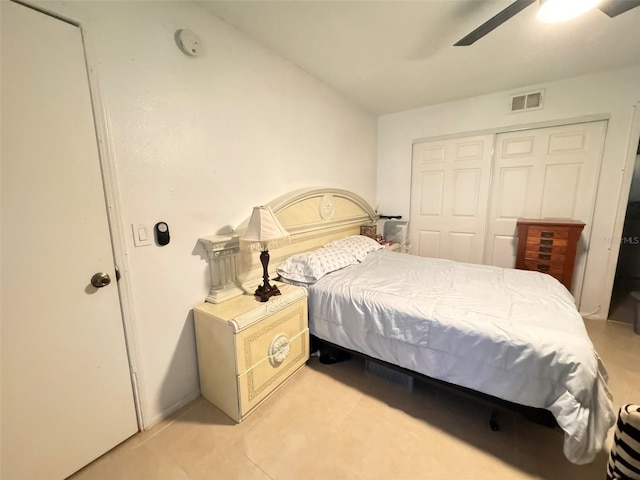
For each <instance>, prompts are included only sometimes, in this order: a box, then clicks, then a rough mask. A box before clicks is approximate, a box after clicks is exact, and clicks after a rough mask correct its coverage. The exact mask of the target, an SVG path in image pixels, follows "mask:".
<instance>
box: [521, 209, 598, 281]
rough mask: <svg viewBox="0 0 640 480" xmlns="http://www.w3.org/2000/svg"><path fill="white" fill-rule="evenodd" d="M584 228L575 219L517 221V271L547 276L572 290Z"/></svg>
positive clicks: (582, 224)
mask: <svg viewBox="0 0 640 480" xmlns="http://www.w3.org/2000/svg"><path fill="white" fill-rule="evenodd" d="M584 225H585V224H584V223H582V222H578V221H576V220H533V219H518V223H517V227H518V255H517V257H516V268H518V269H520V270H535V271H538V272H544V273H548V274H549V275H551V276H552V277H554V278H556V279H558V280H559V281H560V282H561V283H562V284H563V285H564V286H565V287H567V289H568V290H571V281H572V279H573V267H574V265H575V261H576V250H577V247H578V241H579V240H580V234H581V233H582V229H583V228H584Z"/></svg>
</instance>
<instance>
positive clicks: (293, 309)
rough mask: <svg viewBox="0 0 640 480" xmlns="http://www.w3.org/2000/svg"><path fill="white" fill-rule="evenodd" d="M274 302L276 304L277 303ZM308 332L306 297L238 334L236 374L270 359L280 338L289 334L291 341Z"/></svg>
mask: <svg viewBox="0 0 640 480" xmlns="http://www.w3.org/2000/svg"><path fill="white" fill-rule="evenodd" d="M277 300H278V299H276V301H277ZM271 301H272V302H274V300H271ZM274 303H275V302H274ZM306 329H307V302H306V298H305V299H303V300H301V301H297V302H295V303H293V304H292V305H289V306H288V307H286V308H284V309H282V310H280V311H279V312H276V313H274V314H272V315H271V316H269V317H268V318H267V319H265V320H263V321H261V322H260V323H258V324H256V325H253V326H251V327H249V328H247V329H245V330H242V331H240V332H238V333H237V334H236V359H237V360H236V362H237V363H236V373H237V374H238V375H241V374H243V373H245V372H246V371H247V370H250V369H251V368H253V367H254V366H256V365H258V364H259V363H261V362H262V361H263V360H265V359H267V357H269V349H270V347H271V346H272V342H273V341H274V339H275V338H276V337H277V336H279V335H285V336H286V337H287V338H288V339H292V338H295V337H297V336H298V334H300V333H301V332H303V331H304V330H306Z"/></svg>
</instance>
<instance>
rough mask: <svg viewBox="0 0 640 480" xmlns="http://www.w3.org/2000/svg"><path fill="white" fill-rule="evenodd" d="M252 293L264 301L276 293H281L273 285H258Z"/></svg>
mask: <svg viewBox="0 0 640 480" xmlns="http://www.w3.org/2000/svg"><path fill="white" fill-rule="evenodd" d="M254 295H255V296H256V297H259V298H260V301H261V302H266V301H268V300H269V298H271V297H274V296H276V295H281V293H280V290H279V289H278V287H276V286H275V285H269V284H267V285H260V286H259V287H258V288H257V289H256V291H255V293H254Z"/></svg>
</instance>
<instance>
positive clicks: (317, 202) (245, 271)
mask: <svg viewBox="0 0 640 480" xmlns="http://www.w3.org/2000/svg"><path fill="white" fill-rule="evenodd" d="M268 205H269V206H270V207H271V209H272V210H273V212H274V213H275V215H276V217H277V218H278V221H279V222H280V223H281V224H282V226H284V228H285V229H286V230H287V231H288V232H289V234H290V237H291V238H290V243H288V244H287V245H285V246H282V247H280V248H276V249H273V250H270V252H269V253H270V256H271V261H270V262H269V274H270V276H271V277H272V278H273V277H274V276H275V273H274V272H275V270H276V269H277V268H278V267H279V266H280V265H281V264H282V262H284V260H285V259H286V258H287V257H289V256H290V255H293V254H296V253H302V252H306V251H310V250H315V249H317V248H320V247H321V246H322V245H325V244H326V243H328V242H330V241H332V240H337V239H340V238H344V237H347V236H350V235H357V234H359V233H360V227H361V226H363V225H373V224H375V222H376V221H377V220H378V219H379V216H378V214H377V213H376V212H375V211H374V210H373V209H372V208H371V207H370V206H369V204H368V203H367V202H366V201H365V200H364V199H362V198H361V197H359V196H358V195H356V194H354V193H352V192H349V191H347V190H340V189H336V188H321V187H320V188H307V189H302V190H296V191H294V192H291V193H289V194H286V195H283V196H282V197H279V198H277V199H275V200H273V201H271V202H269V203H268ZM248 222H249V218H247V219H246V220H245V221H244V222H243V223H242V224H240V226H239V227H238V228H237V229H236V230H234V231H233V232H231V233H230V234H228V235H214V236H210V237H202V238H200V239H199V241H200V243H201V244H202V245H203V246H204V248H205V250H206V252H207V257H208V259H209V272H210V277H211V289H210V291H209V295H208V296H207V299H206V300H207V301H208V302H211V303H221V302H224V301H226V300H229V299H230V298H233V297H235V296H238V295H243V294H250V293H252V292H253V291H254V290H255V288H256V285H258V284H259V283H260V281H261V279H262V265H261V263H260V260H259V254H258V253H256V252H251V251H250V250H248V249H243V248H241V246H240V241H239V238H240V236H242V234H243V233H244V231H245V230H246V228H247V224H248ZM312 342H313V343H314V344H315V345H316V348H315V349H317V348H318V347H321V346H324V347H325V348H333V349H339V350H342V351H347V352H349V353H351V354H352V355H356V356H361V357H364V358H367V359H369V360H371V361H374V362H377V363H380V364H383V365H385V366H387V367H389V368H393V369H395V370H398V371H401V372H403V373H405V374H408V375H411V376H413V377H414V378H416V379H418V380H421V381H424V382H428V383H430V384H432V385H436V386H439V387H444V388H447V389H452V390H455V391H457V392H460V393H463V394H466V395H470V396H473V397H474V398H476V399H480V400H481V401H484V402H485V403H488V404H490V405H492V406H500V407H502V408H505V409H509V410H513V411H517V412H518V413H520V414H522V415H523V416H525V417H526V418H528V419H530V420H532V421H535V422H536V423H540V424H542V425H545V426H548V427H551V428H553V427H555V426H556V425H557V423H556V421H555V418H554V417H553V415H552V414H551V413H550V412H549V411H548V410H544V409H539V408H533V407H527V406H523V405H519V404H515V403H512V402H508V401H506V400H502V399H500V398H497V397H494V396H491V395H487V394H484V393H480V392H477V391H475V390H471V389H468V388H465V387H460V386H458V385H453V384H451V383H447V382H443V381H440V380H436V379H433V378H430V377H427V376H425V375H422V374H420V373H417V372H414V371H411V370H406V369H404V368H402V367H399V366H397V365H392V364H389V363H387V362H383V361H381V360H378V359H375V358H371V357H368V356H367V355H364V354H362V353H359V352H354V351H351V350H348V349H346V348H344V347H341V346H339V345H334V344H331V343H329V342H326V341H324V340H321V339H319V338H317V337H314V336H312ZM312 350H314V348H312ZM489 425H490V426H491V429H492V430H498V429H499V425H498V421H497V417H496V411H494V412H493V413H492V415H491V418H490V419H489Z"/></svg>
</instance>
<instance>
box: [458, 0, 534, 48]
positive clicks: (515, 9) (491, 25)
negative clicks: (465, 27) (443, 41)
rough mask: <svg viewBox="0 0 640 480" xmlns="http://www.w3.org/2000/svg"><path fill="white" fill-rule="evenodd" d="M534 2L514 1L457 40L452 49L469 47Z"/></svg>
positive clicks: (530, 0)
mask: <svg viewBox="0 0 640 480" xmlns="http://www.w3.org/2000/svg"><path fill="white" fill-rule="evenodd" d="M535 1H536V0H516V1H515V2H513V3H512V4H511V5H509V6H508V7H507V8H505V9H504V10H502V11H501V12H499V13H498V14H497V15H495V16H494V17H492V18H490V19H489V20H487V21H486V22H485V23H483V24H482V25H480V26H479V27H478V28H476V29H475V30H474V31H473V32H471V33H470V34H469V35H467V36H466V37H464V38H463V39H461V40H458V41H457V42H456V43H454V44H453V46H454V47H466V46H467V45H471V44H472V43H474V42H475V41H477V40H479V39H481V38H482V37H484V36H485V35H486V34H487V33H489V32H490V31H492V30H493V29H495V28H497V27H499V26H500V25H502V24H503V23H504V22H506V21H507V20H509V19H510V18H511V17H513V16H514V15H516V14H518V13H520V12H521V11H522V10H524V9H525V8H527V7H528V6H529V5H531V4H532V3H534V2H535Z"/></svg>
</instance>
